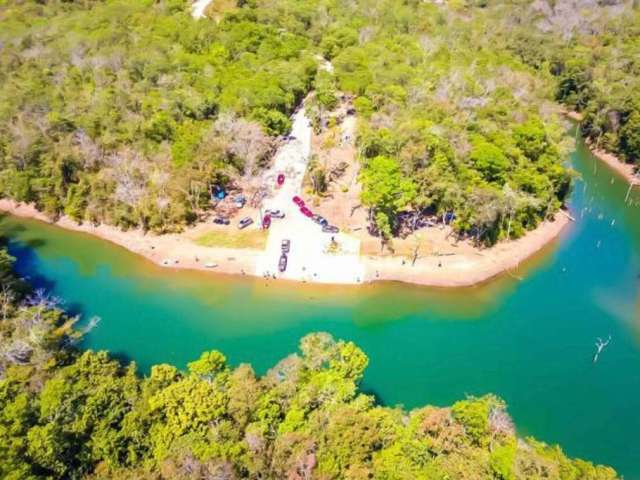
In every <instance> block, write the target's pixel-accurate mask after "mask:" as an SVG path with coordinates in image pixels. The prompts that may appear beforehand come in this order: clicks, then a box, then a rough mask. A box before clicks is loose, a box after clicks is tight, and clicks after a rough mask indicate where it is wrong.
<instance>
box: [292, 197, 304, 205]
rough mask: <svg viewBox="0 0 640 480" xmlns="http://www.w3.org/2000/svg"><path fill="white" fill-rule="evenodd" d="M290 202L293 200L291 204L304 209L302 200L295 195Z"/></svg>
mask: <svg viewBox="0 0 640 480" xmlns="http://www.w3.org/2000/svg"><path fill="white" fill-rule="evenodd" d="M291 200H293V203H295V204H296V205H297V206H299V207H304V200H302V199H301V198H300V197H299V196H297V195H296V196H295V197H293V198H292V199H291Z"/></svg>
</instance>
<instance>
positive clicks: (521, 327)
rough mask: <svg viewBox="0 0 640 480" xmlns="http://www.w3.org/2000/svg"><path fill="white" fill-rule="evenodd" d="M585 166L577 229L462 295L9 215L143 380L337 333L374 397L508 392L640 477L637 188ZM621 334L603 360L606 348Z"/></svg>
mask: <svg viewBox="0 0 640 480" xmlns="http://www.w3.org/2000/svg"><path fill="white" fill-rule="evenodd" d="M572 162H573V165H574V167H575V169H576V170H577V171H579V172H580V173H581V174H582V179H579V180H578V181H577V182H576V185H575V188H574V193H573V195H572V198H571V208H572V212H573V214H574V216H575V217H576V218H577V220H578V221H577V222H576V223H575V224H573V225H572V228H571V229H570V230H569V231H568V232H567V233H566V234H565V235H564V236H563V237H562V238H561V239H560V241H558V242H556V243H555V244H554V245H551V246H549V248H547V249H546V250H545V251H544V252H542V253H541V254H540V255H538V256H537V257H536V258H534V259H532V260H531V261H529V262H527V263H526V264H524V265H523V266H522V268H521V269H520V271H519V272H518V273H517V275H516V276H505V277H504V278H501V279H498V280H495V281H492V282H490V283H489V284H487V285H483V286H479V287H475V288H467V289H459V290H438V289H427V288H423V287H414V286H410V285H403V284H396V283H387V284H375V285H364V286H353V287H344V286H342V287H331V286H322V287H318V286H311V285H305V284H295V283H287V282H269V283H265V281H264V280H259V279H255V278H244V277H231V276H221V275H214V274H210V273H207V272H189V271H177V270H167V269H163V268H161V267H157V266H155V265H153V264H151V263H149V262H147V261H145V260H143V259H141V258H139V257H136V256H135V255H133V254H131V253H129V252H127V251H125V250H123V249H121V248H119V247H116V246H114V245H111V244H109V243H107V242H104V241H101V240H98V239H95V238H92V237H90V236H87V235H84V234H79V233H73V232H68V231H64V230H61V229H59V228H57V227H53V226H50V225H47V224H44V223H40V222H37V221H30V220H22V219H17V218H12V217H7V216H5V217H4V218H3V219H2V221H1V222H0V233H1V234H2V235H4V236H5V237H7V238H8V239H9V245H10V250H11V252H12V253H13V255H15V256H16V257H17V258H18V263H17V268H18V271H19V273H20V274H22V275H25V276H29V277H30V278H31V280H32V281H33V282H34V283H36V284H37V285H39V286H44V287H46V288H48V289H50V290H51V291H53V292H54V293H55V294H56V295H59V296H60V297H62V298H64V299H66V308H67V309H69V310H70V311H72V312H74V313H78V314H81V315H82V318H83V321H84V322H87V321H88V320H89V319H90V318H91V317H92V316H94V315H95V316H99V317H100V318H101V321H100V323H99V324H98V325H97V327H96V328H95V329H94V330H92V331H91V332H90V333H89V334H88V336H87V337H86V340H85V341H84V347H86V348H93V349H108V350H110V351H111V352H112V353H113V354H115V355H116V356H118V357H119V358H122V359H126V360H134V361H135V362H137V364H138V366H139V369H140V370H141V371H142V372H143V373H144V372H146V371H148V369H149V367H150V365H152V364H154V363H160V362H168V363H172V364H175V365H178V366H180V367H182V366H184V365H185V364H186V362H188V361H189V360H191V359H194V358H196V357H198V355H199V353H200V352H202V351H203V350H207V349H213V348H215V349H218V350H221V351H222V352H224V353H225V354H226V355H227V357H228V358H229V360H230V362H231V363H233V364H237V363H240V362H249V363H251V364H252V365H253V366H254V368H255V369H256V370H257V371H258V372H259V373H262V372H265V371H266V370H267V369H268V368H269V367H270V366H272V365H274V364H275V363H276V362H277V361H278V360H279V359H281V358H283V357H284V356H286V355H288V354H289V353H291V352H293V351H295V350H296V348H297V343H298V341H299V339H300V338H301V337H302V336H303V335H305V334H307V333H309V332H313V331H328V332H331V333H332V334H333V335H334V336H336V337H339V338H344V339H348V340H353V341H354V342H356V343H357V344H358V345H359V346H360V347H361V348H363V349H364V351H365V352H366V353H367V354H368V355H369V358H370V365H369V368H368V370H367V373H366V376H365V380H364V384H363V389H364V390H365V391H367V392H369V393H372V394H375V395H376V396H377V397H378V399H379V400H380V401H381V402H383V403H384V404H386V405H395V404H402V405H404V406H406V407H407V408H411V407H416V406H419V405H423V404H427V403H430V404H437V405H447V404H451V403H452V402H454V401H456V400H458V399H461V398H463V397H464V396H465V395H482V394H485V393H488V392H493V393H496V394H497V395H499V396H501V397H502V398H504V399H505V400H506V401H507V403H508V404H509V410H510V412H511V414H512V415H513V417H514V419H515V421H516V424H517V427H518V432H519V434H520V435H523V436H524V435H533V436H535V437H537V438H538V439H540V440H544V441H546V442H549V443H559V444H560V445H561V446H562V447H563V449H564V450H565V451H566V452H567V453H568V454H570V455H572V456H579V457H583V458H586V459H589V460H592V461H595V462H599V463H607V464H610V465H612V466H614V467H615V468H616V469H618V471H619V472H620V473H622V474H624V475H625V478H627V479H640V460H639V459H640V442H638V441H637V435H638V432H640V415H638V412H639V411H640V335H639V333H640V304H639V300H638V294H639V291H640V276H639V274H640V207H639V206H637V205H634V206H628V205H625V204H624V197H625V194H626V191H627V185H626V184H624V182H622V181H621V180H620V179H617V178H614V175H613V173H612V172H611V171H609V170H607V169H606V167H605V166H603V165H601V164H598V163H595V160H594V159H593V157H592V156H591V155H590V154H589V153H588V152H587V151H586V150H585V148H584V145H579V146H578V148H577V150H576V152H574V154H573V155H572ZM612 181H613V183H612ZM633 200H634V201H635V202H640V192H639V194H636V195H635V198H634V199H633ZM638 205H640V203H638ZM518 276H521V277H522V280H519V279H518V278H515V277H518ZM609 335H611V337H612V340H611V343H610V344H609V346H608V347H606V348H605V350H604V351H603V352H602V354H601V355H600V359H599V360H598V362H597V363H595V364H594V363H593V361H592V357H593V354H594V352H595V346H594V342H595V340H596V338H597V337H603V338H606V337H608V336H609Z"/></svg>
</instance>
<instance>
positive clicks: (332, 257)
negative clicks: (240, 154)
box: [256, 108, 365, 284]
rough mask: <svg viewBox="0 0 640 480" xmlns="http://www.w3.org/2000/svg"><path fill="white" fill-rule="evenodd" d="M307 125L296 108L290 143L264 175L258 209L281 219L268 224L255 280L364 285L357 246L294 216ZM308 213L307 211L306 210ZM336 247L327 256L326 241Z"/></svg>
mask: <svg viewBox="0 0 640 480" xmlns="http://www.w3.org/2000/svg"><path fill="white" fill-rule="evenodd" d="M311 133H312V132H311V124H310V122H309V119H308V118H307V117H306V116H305V111H304V108H301V109H300V110H299V111H298V112H297V113H296V115H295V116H294V119H293V128H292V131H291V136H292V139H291V140H290V141H289V142H288V143H287V144H285V145H284V146H283V147H282V148H281V149H280V151H279V152H278V154H277V155H276V158H275V160H274V164H273V166H272V167H271V168H270V169H269V170H268V171H267V172H266V174H265V176H264V180H263V182H264V184H265V185H266V186H268V187H269V188H270V189H271V191H270V196H269V197H267V198H266V199H265V200H264V204H263V208H264V209H272V210H280V211H282V212H284V214H285V218H284V219H273V221H272V223H271V229H270V232H269V238H268V240H267V248H266V250H265V251H264V252H263V254H262V255H260V256H259V257H258V260H257V263H256V275H258V276H263V275H276V276H278V277H280V278H286V279H290V280H298V281H309V282H318V283H341V284H345V283H346V284H353V283H359V282H361V281H364V277H365V272H364V265H363V263H362V262H361V261H360V241H359V240H358V239H356V238H354V237H351V236H349V235H345V234H342V233H339V234H336V235H331V234H328V233H323V232H322V228H321V227H320V226H319V225H317V224H316V223H315V222H313V221H312V220H311V219H309V218H307V217H305V216H304V215H303V214H302V213H300V210H299V208H298V207H297V206H296V205H295V204H294V203H293V201H292V198H293V196H294V195H300V194H301V190H302V181H303V179H304V174H305V171H306V169H307V164H308V163H309V159H310V157H311ZM280 173H283V174H284V175H285V182H284V185H283V186H282V187H281V188H279V189H277V188H275V185H276V178H277V176H278V174H280ZM310 208H311V209H312V210H313V208H312V207H310ZM332 237H334V239H335V241H336V242H337V244H338V246H339V247H338V250H337V251H336V252H335V253H329V251H328V250H329V246H330V244H331V238H332ZM284 239H288V240H290V241H291V251H290V253H289V255H288V263H287V270H286V271H285V272H284V273H282V274H281V273H280V272H278V261H279V259H280V254H281V244H282V240H284Z"/></svg>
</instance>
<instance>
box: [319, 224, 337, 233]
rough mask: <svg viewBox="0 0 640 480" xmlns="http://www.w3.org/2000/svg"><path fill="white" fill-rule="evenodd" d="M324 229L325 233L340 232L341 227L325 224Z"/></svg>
mask: <svg viewBox="0 0 640 480" xmlns="http://www.w3.org/2000/svg"><path fill="white" fill-rule="evenodd" d="M322 231H323V232H324V233H338V232H339V231H340V229H339V228H338V227H334V226H333V225H324V226H323V227H322Z"/></svg>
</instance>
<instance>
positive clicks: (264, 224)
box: [262, 215, 271, 230]
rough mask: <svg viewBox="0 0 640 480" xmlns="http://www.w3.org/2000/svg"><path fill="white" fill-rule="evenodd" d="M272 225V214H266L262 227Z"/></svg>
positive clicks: (265, 227)
mask: <svg viewBox="0 0 640 480" xmlns="http://www.w3.org/2000/svg"><path fill="white" fill-rule="evenodd" d="M270 226H271V215H265V216H264V218H263V219H262V228H264V229H265V230H266V229H267V228H269V227H270Z"/></svg>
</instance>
